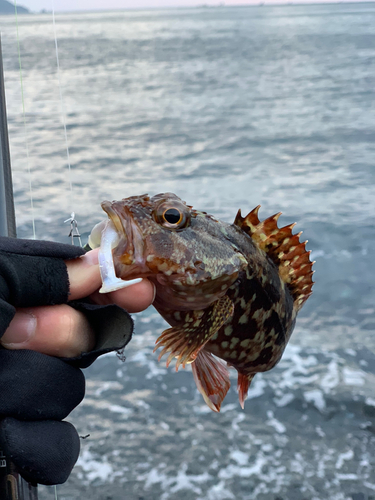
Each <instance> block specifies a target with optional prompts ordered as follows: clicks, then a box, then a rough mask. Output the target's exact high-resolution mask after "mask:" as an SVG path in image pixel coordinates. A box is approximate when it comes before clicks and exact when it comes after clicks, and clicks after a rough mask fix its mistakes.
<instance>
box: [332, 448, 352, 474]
mask: <svg viewBox="0 0 375 500" xmlns="http://www.w3.org/2000/svg"><path fill="white" fill-rule="evenodd" d="M352 458H354V452H353V450H348V451H346V452H345V453H340V454H339V456H338V458H337V462H336V469H341V467H342V466H343V465H344V463H345V462H346V461H347V460H351V459H352Z"/></svg>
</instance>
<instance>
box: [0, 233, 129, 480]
mask: <svg viewBox="0 0 375 500" xmlns="http://www.w3.org/2000/svg"><path fill="white" fill-rule="evenodd" d="M83 253H84V251H83V250H82V249H81V248H79V247H75V246H70V245H63V244H58V243H51V242H45V241H32V240H17V239H13V238H4V237H0V337H1V336H2V335H3V334H4V332H5V330H6V329H7V327H8V326H9V323H10V321H11V320H12V318H13V317H14V314H15V312H16V307H34V306H41V305H53V304H64V303H68V293H69V281H68V273H67V269H66V266H65V263H64V260H68V259H72V258H76V257H79V256H80V255H82V254H83ZM69 305H71V306H72V307H74V308H75V309H77V310H79V311H81V312H83V313H84V314H85V316H86V317H87V319H88V321H89V322H90V324H91V326H92V328H93V330H94V332H95V335H96V346H95V349H94V350H93V351H91V352H89V353H83V354H81V355H80V356H78V357H76V358H69V359H67V358H64V359H62V358H54V357H51V356H47V355H45V354H40V353H38V352H34V351H29V350H14V351H11V350H6V349H0V419H1V420H0V449H2V450H3V451H4V452H5V454H6V455H7V456H8V457H9V458H10V459H11V460H12V462H13V463H14V464H15V466H16V467H17V469H18V470H19V472H20V473H21V475H22V476H23V477H24V478H25V479H26V480H27V481H30V482H37V483H41V484H59V483H63V482H64V481H66V479H67V478H68V476H69V474H70V472H71V470H72V468H73V466H74V464H75V462H76V460H77V458H78V454H79V449H80V443H79V437H78V434H77V432H76V430H75V428H74V427H73V426H72V425H71V424H69V423H68V422H61V420H62V419H64V418H65V417H66V416H67V415H68V414H69V413H70V412H71V411H72V410H73V408H75V407H76V406H77V405H78V404H79V403H80V402H81V401H82V399H83V397H84V392H85V380H84V376H83V373H82V371H81V370H80V369H79V368H85V367H87V366H89V365H90V364H91V363H92V362H93V361H94V360H95V359H96V358H97V357H98V356H100V355H101V354H104V353H106V352H109V351H113V350H118V349H122V348H123V347H124V346H125V345H126V344H127V343H128V342H129V340H130V339H131V335H132V331H133V322H132V320H131V318H130V316H129V315H128V313H127V312H126V311H124V310H123V309H121V308H120V307H118V306H116V305H109V306H98V305H95V304H92V303H90V301H89V300H82V301H74V302H69ZM51 335H53V331H51Z"/></svg>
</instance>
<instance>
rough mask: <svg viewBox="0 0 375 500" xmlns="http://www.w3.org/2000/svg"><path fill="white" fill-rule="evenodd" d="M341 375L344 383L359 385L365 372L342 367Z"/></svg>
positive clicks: (363, 380)
mask: <svg viewBox="0 0 375 500" xmlns="http://www.w3.org/2000/svg"><path fill="white" fill-rule="evenodd" d="M342 375H343V379H344V384H345V385H355V386H361V385H364V383H365V374H364V373H363V372H362V371H359V370H353V369H352V368H348V367H344V368H343V370H342Z"/></svg>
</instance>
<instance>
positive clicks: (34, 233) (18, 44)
mask: <svg viewBox="0 0 375 500" xmlns="http://www.w3.org/2000/svg"><path fill="white" fill-rule="evenodd" d="M14 10H15V15H16V30H17V51H18V64H19V68H20V83H21V96H22V114H23V128H24V133H25V144H26V162H27V172H28V178H29V195H30V208H31V219H32V225H33V239H34V240H36V232H35V212H34V200H33V187H32V180H31V168H30V157H29V141H28V134H27V125H26V112H25V98H24V92H23V78H22V64H21V48H20V37H19V31H18V14H17V0H14Z"/></svg>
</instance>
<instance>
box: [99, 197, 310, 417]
mask: <svg viewBox="0 0 375 500" xmlns="http://www.w3.org/2000/svg"><path fill="white" fill-rule="evenodd" d="M101 206H102V208H103V210H104V211H105V212H106V214H107V215H108V220H107V221H106V222H105V226H103V224H102V226H101V227H100V228H99V229H100V232H101V233H102V234H101V236H100V237H99V239H100V238H101V240H102V241H101V245H104V244H103V241H106V243H105V248H106V249H107V250H106V256H105V259H104V260H105V262H106V263H105V264H102V268H103V270H104V271H103V274H102V275H103V276H104V278H103V287H104V289H103V290H102V291H104V292H106V291H109V290H111V289H113V288H111V286H114V287H115V288H116V286H121V282H122V283H124V281H126V282H127V283H130V284H131V283H133V282H134V280H135V282H137V281H138V280H139V279H143V278H147V279H149V280H150V281H151V282H152V283H154V285H155V289H156V295H155V300H154V303H153V306H154V307H155V308H156V310H157V311H158V312H159V313H160V315H161V316H162V317H163V318H164V319H165V320H166V321H167V322H168V323H169V325H170V328H168V329H166V330H165V331H164V332H163V333H162V334H161V335H160V336H159V337H158V339H157V340H156V345H155V349H154V352H155V351H156V350H158V349H161V352H160V354H159V361H160V360H161V358H162V357H163V356H164V355H168V356H167V361H166V365H167V367H168V366H169V365H170V363H171V362H172V360H173V359H176V365H175V366H176V371H177V370H178V369H179V367H181V366H182V367H183V368H185V367H186V365H188V364H191V368H192V372H193V376H194V380H195V383H196V385H197V388H198V390H199V392H200V393H201V394H202V396H203V399H204V401H205V402H206V403H207V405H208V406H209V408H210V409H211V410H213V411H215V412H219V411H220V407H221V404H222V402H223V400H224V398H225V396H226V394H227V392H228V390H229V387H230V378H229V371H228V370H229V369H231V368H233V369H236V370H237V372H238V382H237V390H238V396H239V402H240V405H241V407H242V408H244V403H245V399H246V397H247V394H248V390H249V387H250V384H251V382H252V380H253V378H254V376H255V374H256V373H259V372H265V371H268V370H270V369H271V368H273V367H274V366H275V365H276V364H277V363H278V362H279V360H280V359H281V356H282V354H283V352H284V349H285V347H286V345H287V343H288V341H289V339H290V336H291V334H292V331H293V329H294V326H295V322H296V317H297V314H298V312H299V311H300V309H301V307H302V306H303V304H304V303H305V302H306V300H307V299H308V297H309V296H310V295H311V293H312V286H313V280H312V275H313V272H314V271H313V270H312V266H313V264H314V262H312V261H311V260H310V253H311V251H307V250H306V243H307V242H306V241H305V242H300V235H301V232H300V233H298V234H293V232H292V230H293V227H294V226H295V224H290V225H287V226H284V227H281V228H279V227H278V224H277V221H278V218H279V217H280V215H281V213H280V212H279V213H276V214H275V215H272V216H271V217H268V218H266V219H265V220H263V221H260V219H259V217H258V212H259V208H260V205H258V206H257V207H256V208H254V209H253V210H252V211H251V212H249V213H248V214H247V215H246V216H245V217H243V216H242V214H241V210H239V211H238V213H237V215H236V217H235V219H234V222H233V224H229V223H226V222H223V221H221V220H218V219H217V218H215V217H214V216H213V215H210V214H208V213H206V212H204V211H200V210H196V209H194V208H193V207H192V206H190V205H187V204H186V202H184V201H182V200H181V199H180V198H179V197H178V196H177V195H175V194H173V193H161V194H157V195H155V196H152V197H150V196H149V195H147V194H144V195H140V196H131V197H129V198H124V199H122V200H119V201H112V202H110V201H104V202H103V203H102V204H101ZM103 227H104V229H103ZM97 232H98V231H97ZM108 248H109V250H110V254H109V256H108ZM108 261H109V262H110V264H109V265H108ZM103 262H104V261H103ZM108 266H109V267H110V273H109V274H110V275H111V276H112V278H111V279H109V281H108ZM105 278H107V282H108V283H109V285H108V283H107V284H105ZM111 280H114V282H115V284H114V285H112V284H111V283H110V281H111Z"/></svg>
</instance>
